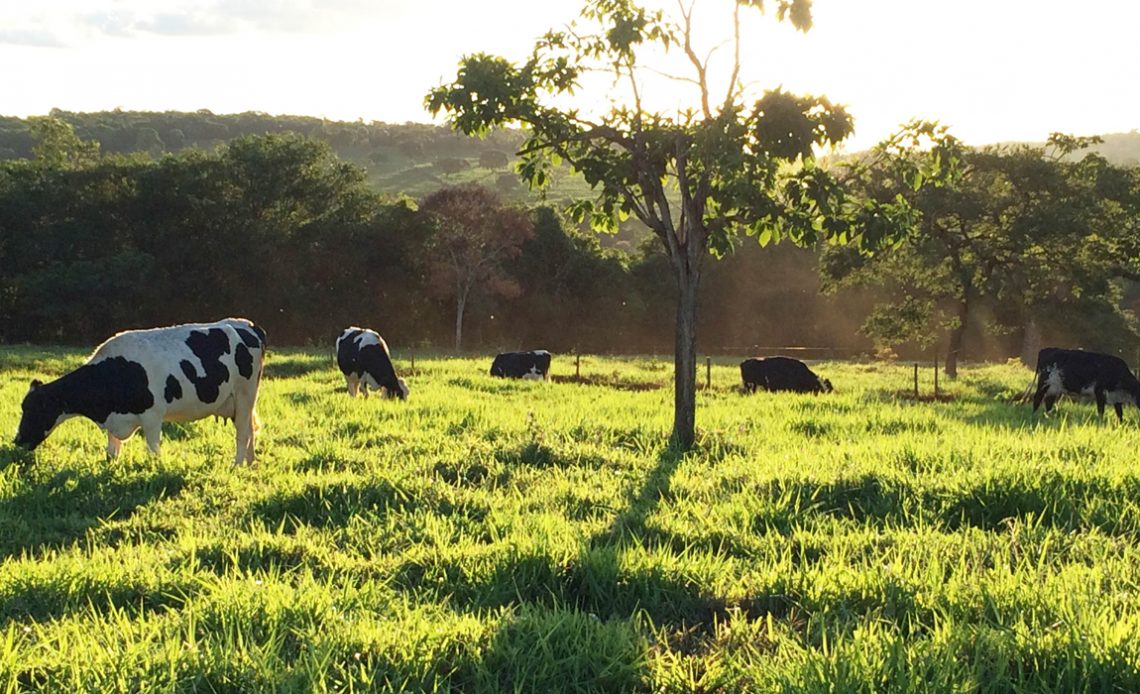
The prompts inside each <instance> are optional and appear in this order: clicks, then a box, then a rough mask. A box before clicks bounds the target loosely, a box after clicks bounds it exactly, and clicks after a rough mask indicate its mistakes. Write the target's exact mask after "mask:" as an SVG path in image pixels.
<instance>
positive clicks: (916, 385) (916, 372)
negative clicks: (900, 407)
mask: <svg viewBox="0 0 1140 694" xmlns="http://www.w3.org/2000/svg"><path fill="white" fill-rule="evenodd" d="M914 399H915V400H918V362H915V363H914Z"/></svg>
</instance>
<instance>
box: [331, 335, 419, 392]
mask: <svg viewBox="0 0 1140 694" xmlns="http://www.w3.org/2000/svg"><path fill="white" fill-rule="evenodd" d="M336 364H337V366H339V367H340V372H341V373H342V374H344V379H345V381H347V382H348V394H349V395H351V396H352V397H354V398H355V397H356V393H357V391H358V390H359V391H362V392H363V393H364V397H368V386H372V387H373V388H375V389H376V390H381V389H382V392H383V394H384V397H388V398H392V397H396V398H400V399H401V400H407V399H408V382H407V381H405V380H404V379H402V378H399V377H397V376H396V367H394V366H392V356H391V353H389V352H388V344H387V343H386V342H384V338H382V337H380V335H379V334H378V333H377V332H376V331H375V330H369V329H367V328H357V327H355V326H353V327H351V328H345V329H344V331H343V332H342V333H341V334H340V337H338V338H337V339H336Z"/></svg>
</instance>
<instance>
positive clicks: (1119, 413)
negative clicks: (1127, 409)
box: [1112, 402, 1124, 422]
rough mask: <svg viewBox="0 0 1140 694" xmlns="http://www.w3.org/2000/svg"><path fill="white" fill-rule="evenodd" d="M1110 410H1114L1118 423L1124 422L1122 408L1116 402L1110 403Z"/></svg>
mask: <svg viewBox="0 0 1140 694" xmlns="http://www.w3.org/2000/svg"><path fill="white" fill-rule="evenodd" d="M1112 408H1113V409H1114V410H1116V420H1117V421H1118V422H1123V421H1124V406H1123V405H1121V404H1120V403H1118V402H1114V403H1112Z"/></svg>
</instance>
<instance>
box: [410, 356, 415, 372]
mask: <svg viewBox="0 0 1140 694" xmlns="http://www.w3.org/2000/svg"><path fill="white" fill-rule="evenodd" d="M411 370H412V372H413V373H414V372H415V370H416V353H415V352H412V369H411Z"/></svg>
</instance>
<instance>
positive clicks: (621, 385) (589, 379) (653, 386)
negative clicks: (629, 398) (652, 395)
mask: <svg viewBox="0 0 1140 694" xmlns="http://www.w3.org/2000/svg"><path fill="white" fill-rule="evenodd" d="M550 380H551V381H553V382H554V383H573V384H578V385H584V386H602V387H604V388H612V389H613V390H628V391H633V392H640V391H646V390H660V389H662V388H664V387H666V386H667V385H668V384H667V383H665V382H662V381H627V380H623V379H622V378H620V377H619V376H618V375H617V374H616V373H615V375H613V376H608V377H607V376H604V375H598V374H593V375H587V376H551V377H550Z"/></svg>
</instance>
